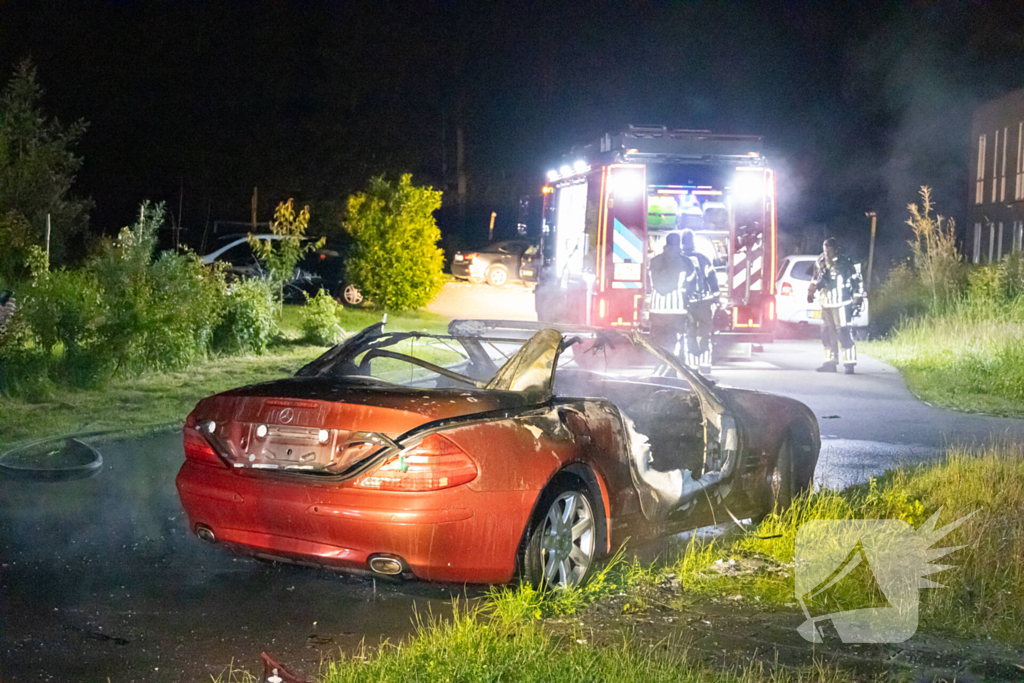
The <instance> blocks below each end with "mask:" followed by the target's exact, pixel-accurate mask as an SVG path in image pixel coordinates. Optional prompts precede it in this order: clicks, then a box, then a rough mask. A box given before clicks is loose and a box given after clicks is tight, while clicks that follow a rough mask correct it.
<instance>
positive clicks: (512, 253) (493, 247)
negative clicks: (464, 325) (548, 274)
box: [452, 240, 540, 287]
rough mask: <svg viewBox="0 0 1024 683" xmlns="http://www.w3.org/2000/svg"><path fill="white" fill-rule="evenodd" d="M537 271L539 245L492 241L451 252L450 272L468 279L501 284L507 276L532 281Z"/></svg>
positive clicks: (493, 285)
mask: <svg viewBox="0 0 1024 683" xmlns="http://www.w3.org/2000/svg"><path fill="white" fill-rule="evenodd" d="M539 272H540V249H539V248H538V247H537V246H536V245H533V244H530V243H529V242H524V241H521V240H508V241H506V242H495V243H494V244H488V245H487V246H486V247H483V248H481V249H478V250H476V251H473V252H469V253H466V254H463V253H462V252H461V251H457V252H455V258H454V259H452V275H454V276H455V277H457V278H461V279H463V280H469V281H470V282H477V283H479V282H486V283H487V284H489V285H491V286H492V287H503V286H504V285H505V283H506V282H508V281H509V280H521V281H523V282H536V281H537V275H538V274H539Z"/></svg>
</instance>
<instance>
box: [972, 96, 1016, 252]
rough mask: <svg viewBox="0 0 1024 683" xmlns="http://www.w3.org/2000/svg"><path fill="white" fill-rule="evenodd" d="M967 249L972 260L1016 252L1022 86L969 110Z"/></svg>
mask: <svg viewBox="0 0 1024 683" xmlns="http://www.w3.org/2000/svg"><path fill="white" fill-rule="evenodd" d="M970 169H971V170H972V172H973V178H974V181H973V182H972V183H971V185H970V187H969V190H968V192H969V194H968V206H969V207H970V209H969V212H968V213H969V216H970V223H969V225H968V229H967V240H968V250H969V254H970V258H971V260H972V261H973V262H974V263H995V262H997V261H999V260H1000V259H1002V258H1003V257H1004V256H1006V255H1007V254H1009V253H1010V252H1013V251H1020V249H1021V241H1022V238H1024V90H1017V91H1015V92H1012V93H1010V94H1008V95H1005V96H1003V97H1000V98H999V99H996V100H991V101H989V102H986V103H985V104H983V105H981V106H980V107H978V108H977V109H976V110H975V111H974V120H973V123H972V126H971V160H970Z"/></svg>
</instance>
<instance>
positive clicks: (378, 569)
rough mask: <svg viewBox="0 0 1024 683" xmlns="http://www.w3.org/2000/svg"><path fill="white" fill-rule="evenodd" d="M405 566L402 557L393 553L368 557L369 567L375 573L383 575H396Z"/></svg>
mask: <svg viewBox="0 0 1024 683" xmlns="http://www.w3.org/2000/svg"><path fill="white" fill-rule="evenodd" d="M404 568H405V562H403V561H402V558H400V557H395V556H394V555H374V556H373V557H371V558H370V569H371V570H373V573H375V574H383V575H385V576H398V575H399V574H401V573H402V570H403V569H404Z"/></svg>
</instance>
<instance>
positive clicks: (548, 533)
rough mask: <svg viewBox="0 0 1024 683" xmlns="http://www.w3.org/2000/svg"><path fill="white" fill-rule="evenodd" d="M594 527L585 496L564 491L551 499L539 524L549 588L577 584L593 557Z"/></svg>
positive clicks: (545, 574)
mask: <svg viewBox="0 0 1024 683" xmlns="http://www.w3.org/2000/svg"><path fill="white" fill-rule="evenodd" d="M596 531H597V526H596V523H595V521H594V512H593V510H592V509H591V507H590V501H588V500H587V498H586V496H584V495H583V494H582V493H579V492H577V491H566V492H565V493H563V494H561V495H560V496H558V498H556V499H555V500H554V502H553V503H552V504H551V507H550V508H548V513H547V515H545V517H544V522H543V526H542V527H541V549H540V559H541V567H542V569H543V572H544V583H545V584H547V585H548V586H551V587H553V588H569V587H572V586H577V585H579V583H580V582H581V581H582V580H583V577H584V576H586V574H587V570H588V569H590V564H591V562H592V561H593V559H594V544H595V540H596V535H597V534H596Z"/></svg>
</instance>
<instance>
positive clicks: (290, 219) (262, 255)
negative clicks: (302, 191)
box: [249, 199, 324, 301]
mask: <svg viewBox="0 0 1024 683" xmlns="http://www.w3.org/2000/svg"><path fill="white" fill-rule="evenodd" d="M308 226H309V207H308V206H305V207H303V208H302V211H300V212H298V213H295V202H294V200H292V199H289V200H288V201H287V202H281V203H280V204H278V205H277V209H275V210H274V221H273V223H271V224H270V232H271V234H273V235H277V236H278V237H280V239H276V240H268V239H260V238H259V237H256V236H255V235H249V244H251V245H252V250H253V251H254V252H256V257H257V258H258V259H259V260H260V262H262V263H264V264H266V266H267V275H269V276H270V280H271V281H272V282H273V283H274V285H275V286H276V287H277V294H278V300H279V301H283V300H284V283H286V282H288V280H290V279H291V278H292V276H293V275H294V273H295V266H296V265H298V263H299V259H301V258H302V257H303V256H305V255H306V254H307V253H309V252H310V251H313V250H314V249H319V248H320V247H322V246H324V240H323V238H321V239H319V240H317V241H316V242H306V243H305V244H303V241H304V240H305V238H306V228H307V227H308Z"/></svg>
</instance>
